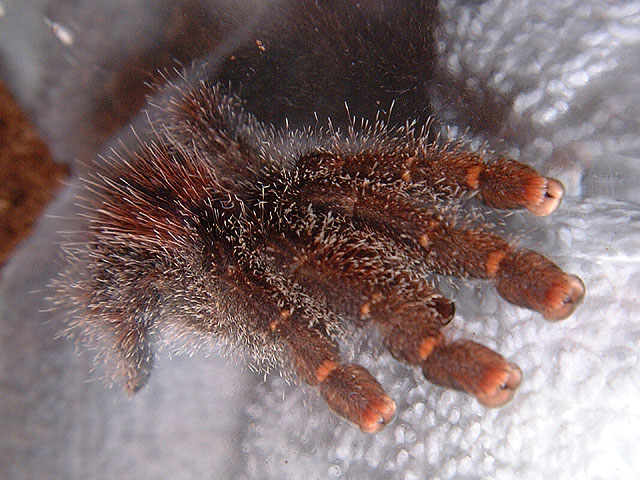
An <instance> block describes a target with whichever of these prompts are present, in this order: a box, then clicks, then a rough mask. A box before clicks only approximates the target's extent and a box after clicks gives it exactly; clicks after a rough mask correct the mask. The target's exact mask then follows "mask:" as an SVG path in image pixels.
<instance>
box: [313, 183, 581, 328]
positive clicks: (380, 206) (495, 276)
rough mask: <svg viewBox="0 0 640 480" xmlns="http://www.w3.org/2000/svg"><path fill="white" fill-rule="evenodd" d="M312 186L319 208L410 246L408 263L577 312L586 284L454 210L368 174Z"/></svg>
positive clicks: (551, 311) (512, 298)
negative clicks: (461, 220) (355, 180)
mask: <svg viewBox="0 0 640 480" xmlns="http://www.w3.org/2000/svg"><path fill="white" fill-rule="evenodd" d="M347 192H348V194H347V195H345V192H344V187H343V186H339V185H338V186H336V185H331V184H324V183H319V184H318V185H309V184H308V185H307V186H306V191H305V201H312V202H313V203H314V208H316V209H317V210H319V211H327V212H329V211H330V212H338V213H340V214H342V215H344V216H345V217H350V218H351V219H352V221H353V223H354V224H355V225H356V226H358V228H372V229H374V230H376V231H377V232H378V233H379V234H380V235H382V236H384V237H387V238H388V239H389V241H390V243H392V244H396V245H402V246H404V247H405V250H404V253H405V255H406V257H407V260H406V262H407V263H410V262H412V261H413V263H414V264H415V263H416V261H415V260H412V259H411V258H410V257H412V256H414V255H418V256H420V261H421V262H423V264H424V265H426V267H427V270H429V271H432V272H436V273H439V274H443V275H453V276H461V277H474V278H483V279H491V280H492V281H493V282H494V284H495V286H496V288H497V290H498V292H499V293H500V295H502V297H503V298H505V299H506V300H508V301H509V302H511V303H514V304H516V305H518V306H521V307H526V308H530V309H532V310H536V311H538V312H540V313H542V315H543V316H544V317H545V318H546V319H548V320H560V319H563V318H566V317H568V316H569V315H571V313H572V312H573V310H574V309H575V307H576V306H577V305H578V304H579V303H580V302H581V301H582V299H583V297H584V294H585V287H584V284H583V283H582V281H581V280H580V279H579V278H578V277H577V276H575V275H569V274H567V273H565V272H563V271H562V270H561V269H560V268H559V267H557V266H556V265H555V264H554V263H553V262H552V261H551V260H549V259H547V258H546V257H544V256H543V255H540V254H538V253H536V252H533V251H530V250H520V249H517V248H516V247H514V246H513V245H511V244H510V243H509V242H507V241H506V240H504V239H503V238H502V237H500V236H499V235H496V234H494V233H492V232H490V231H488V230H486V229H482V228H478V227H473V226H470V225H465V224H463V225H462V226H458V225H457V223H458V222H457V220H456V218H455V216H454V215H449V214H448V213H447V212H446V211H442V209H441V208H438V207H437V206H436V207H433V208H430V207H429V205H428V204H427V205H426V206H425V205H423V204H420V203H418V202H417V201H416V200H414V199H413V198H410V197H408V196H405V195H401V194H398V192H397V191H396V190H394V189H392V188H388V187H386V186H385V185H380V184H378V185H376V184H372V183H371V182H370V181H369V180H368V179H366V178H365V179H364V180H362V182H361V184H357V185H356V186H352V189H351V191H347Z"/></svg>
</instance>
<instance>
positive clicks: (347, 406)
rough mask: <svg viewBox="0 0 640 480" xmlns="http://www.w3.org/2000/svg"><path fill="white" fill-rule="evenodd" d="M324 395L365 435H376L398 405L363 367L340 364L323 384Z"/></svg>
mask: <svg viewBox="0 0 640 480" xmlns="http://www.w3.org/2000/svg"><path fill="white" fill-rule="evenodd" d="M321 392H322V396H323V397H324V399H325V400H326V402H327V404H328V405H329V407H331V409H332V410H333V411H335V412H336V413H337V414H338V415H340V416H342V417H344V418H346V419H348V420H349V421H351V422H353V423H354V424H356V425H357V426H358V427H360V429H361V430H362V431H363V432H367V433H375V432H377V431H379V430H381V429H382V428H383V427H384V426H385V425H386V424H388V423H389V422H390V421H391V420H392V419H393V417H394V416H395V413H396V403H395V402H394V401H393V399H392V398H391V397H389V396H388V395H387V394H386V393H385V392H384V390H383V389H382V387H381V386H380V384H379V383H378V382H377V381H376V380H375V378H373V376H372V375H371V374H370V373H369V372H368V371H367V370H365V369H364V368H363V367H361V366H359V365H340V366H338V367H337V368H335V369H334V370H332V371H331V373H330V374H329V375H328V376H327V378H326V380H325V381H324V382H323V383H322V385H321Z"/></svg>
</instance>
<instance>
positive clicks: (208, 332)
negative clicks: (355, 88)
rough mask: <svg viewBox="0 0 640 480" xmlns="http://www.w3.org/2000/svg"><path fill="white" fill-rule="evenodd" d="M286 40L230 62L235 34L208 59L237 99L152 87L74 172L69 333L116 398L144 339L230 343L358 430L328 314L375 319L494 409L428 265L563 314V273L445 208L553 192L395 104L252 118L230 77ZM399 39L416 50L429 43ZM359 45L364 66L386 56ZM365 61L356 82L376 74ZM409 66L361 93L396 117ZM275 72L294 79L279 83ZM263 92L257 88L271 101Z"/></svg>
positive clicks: (484, 370) (552, 204)
mask: <svg viewBox="0 0 640 480" xmlns="http://www.w3.org/2000/svg"><path fill="white" fill-rule="evenodd" d="M390 4H392V5H394V8H395V9H392V10H393V12H394V13H397V12H398V11H399V12H404V13H406V12H407V11H408V10H407V9H406V8H405V9H400V10H398V9H399V8H400V7H398V5H403V2H390ZM307 6H308V7H309V8H310V9H319V10H318V13H319V15H318V17H317V20H313V21H316V22H317V24H318V25H320V26H322V25H325V24H326V25H329V27H326V28H325V30H324V32H325V33H326V29H327V28H328V29H329V30H335V29H337V28H338V27H340V26H344V25H347V26H352V23H353V20H352V18H355V17H351V16H349V15H347V17H346V18H347V20H346V21H344V22H340V21H338V20H337V18H338V17H337V16H336V10H335V9H334V8H330V7H327V6H326V5H324V4H316V3H313V2H311V3H309V5H307ZM381 8H382V7H381ZM421 8H425V9H427V5H426V3H425V4H424V5H422V4H421ZM429 8H430V7H429ZM427 10H428V9H427ZM427 10H425V11H427ZM428 11H430V10H428ZM373 15H374V17H375V18H377V17H376V15H378V13H376V12H374V14H373ZM305 18H306V20H305V21H304V22H301V25H302V27H296V28H293V27H292V28H290V29H288V30H286V31H287V32H290V31H291V30H293V31H294V33H296V32H298V30H299V29H300V28H303V27H304V28H303V29H308V28H309V22H311V21H312V19H310V18H309V17H305ZM393 18H396V19H397V18H400V20H398V21H400V22H413V20H408V19H409V18H413V17H408V16H406V15H405V16H404V17H403V16H399V17H398V16H396V17H393ZM363 25H364V26H363ZM372 25H373V26H375V25H377V24H376V23H375V22H373V21H370V22H368V23H367V22H365V23H364V24H362V25H360V24H357V28H355V27H354V28H355V30H356V33H355V34H354V35H353V36H351V37H348V38H351V41H352V43H351V44H348V45H347V47H348V48H347V50H348V51H349V50H354V49H355V50H357V49H358V48H359V47H362V46H363V45H365V44H363V41H365V40H366V39H367V32H371V30H372V29H373V28H374V27H373V26H372ZM421 25H422V24H421ZM394 29H397V25H395V26H394ZM425 32H430V30H427V29H426V27H423V28H422V29H418V32H417V33H416V35H417V36H418V37H419V38H423V36H424V33H425ZM296 34H297V33H296ZM291 36H295V35H289V34H286V33H285V34H283V35H282V38H280V37H278V38H279V40H278V38H276V39H275V40H273V41H270V40H268V39H269V38H270V37H269V36H268V35H267V36H266V37H265V39H266V40H265V41H264V43H263V42H262V41H261V42H260V43H256V44H255V45H254V47H252V48H255V51H253V53H252V54H249V53H247V55H248V56H249V57H250V58H243V55H245V53H246V52H247V48H250V47H240V48H239V49H238V50H237V52H236V53H234V54H233V55H231V56H230V57H229V60H228V61H225V62H222V63H221V65H220V67H219V70H218V73H217V77H216V78H218V79H221V80H223V81H225V83H223V85H227V84H228V85H231V86H232V88H233V86H234V85H240V84H241V87H237V88H236V90H238V91H239V92H240V93H241V94H242V93H243V91H244V92H245V93H247V98H248V99H249V100H248V101H247V103H246V105H245V104H243V103H242V102H241V101H240V100H239V99H238V98H237V97H235V96H233V95H231V94H227V93H224V92H223V91H222V90H221V88H220V87H219V86H217V84H216V82H215V81H214V82H211V81H208V80H206V79H202V78H200V79H186V78H181V79H178V80H176V81H173V82H169V83H168V86H167V87H166V88H165V89H164V90H163V91H162V92H161V94H160V95H158V97H157V99H156V100H154V105H155V106H154V107H152V108H151V109H150V115H149V116H150V118H151V128H150V129H149V136H148V139H147V140H146V141H140V144H139V145H138V146H137V147H136V148H135V149H132V150H131V151H127V152H124V153H121V154H120V156H118V157H114V158H112V159H111V160H108V161H106V162H105V163H104V164H103V165H102V166H101V167H100V168H98V170H97V171H96V172H95V173H94V174H92V175H91V176H90V177H89V178H88V180H87V188H88V189H89V190H90V191H91V195H90V198H89V200H88V201H87V202H86V205H85V206H86V208H87V212H88V213H87V217H88V229H87V236H86V237H85V242H84V243H83V244H82V245H80V246H79V247H77V248H74V249H71V250H72V258H73V259H74V261H73V262H72V266H71V267H70V268H69V270H68V272H67V274H66V277H65V278H64V279H63V280H62V281H61V282H60V283H59V286H58V289H59V291H60V294H61V298H63V299H64V300H62V301H66V302H68V303H70V304H71V305H73V307H74V308H75V309H76V314H75V316H74V318H73V320H72V321H71V326H72V327H73V328H72V330H73V331H79V332H87V333H88V335H89V337H91V338H94V339H96V340H99V341H100V342H101V343H102V344H103V345H106V349H105V355H106V357H107V359H108V360H109V361H110V363H112V364H113V365H114V367H115V372H116V377H117V378H118V379H120V380H121V381H122V383H123V384H124V387H125V390H126V391H127V392H128V393H130V394H133V393H135V392H136V391H137V390H138V389H139V388H141V387H142V386H143V385H144V383H145V382H146V380H147V378H148V375H149V373H150V370H151V366H152V359H153V345H154V343H155V342H156V341H157V340H159V339H169V340H175V339H181V338H182V339H184V342H185V343H187V344H188V345H198V344H199V343H214V342H219V343H222V344H227V345H229V346H230V347H232V348H234V347H242V348H244V349H245V350H247V351H248V354H249V356H250V357H251V358H252V359H254V360H255V361H256V362H257V363H258V364H262V365H264V366H266V367H269V366H271V365H285V366H289V367H290V368H291V369H292V370H293V371H294V372H295V373H296V375H297V376H298V377H299V378H300V379H301V380H302V381H304V382H306V383H308V384H311V385H315V386H318V388H319V390H320V392H321V394H322V395H323V397H324V398H325V400H326V401H327V403H328V404H329V406H330V407H331V408H332V409H333V410H335V411H336V412H338V413H339V414H340V415H342V416H343V417H345V418H347V419H349V420H350V421H352V422H353V423H355V424H356V425H358V426H359V427H360V428H361V429H362V430H364V431H367V432H375V431H377V430H379V429H380V428H381V427H382V426H383V425H385V424H386V423H388V422H389V421H390V420H391V418H392V417H393V415H394V412H395V403H394V402H393V400H392V399H391V398H390V397H389V396H388V395H387V394H386V393H385V392H384V390H383V388H382V386H380V384H379V383H378V382H377V381H376V380H375V379H374V377H373V376H372V375H371V374H370V373H369V372H368V371H366V370H365V369H364V368H362V367H361V366H359V365H354V364H345V363H343V362H342V361H341V359H340V354H339V351H338V347H337V342H336V340H337V339H338V338H340V337H341V334H342V332H343V331H344V329H345V326H348V325H355V326H362V325H365V324H373V325H375V326H376V328H377V329H378V330H379V332H380V334H381V338H382V341H383V342H384V343H385V345H386V346H387V348H388V349H389V351H390V352H391V353H392V355H393V356H394V357H396V358H397V359H399V360H401V361H404V362H407V363H409V364H412V365H416V366H418V367H420V368H421V369H422V371H423V373H424V375H425V377H426V378H427V379H428V380H430V381H432V382H434V383H437V384H440V385H444V386H447V387H451V388H455V389H459V390H463V391H466V392H469V393H471V394H472V395H475V396H476V397H477V398H478V400H479V401H480V402H481V403H483V404H485V405H487V406H498V405H502V404H503V403H505V402H506V401H508V400H509V399H510V398H511V397H512V395H513V393H514V391H515V389H516V388H517V386H518V384H519V382H520V378H521V373H520V370H519V369H518V367H517V366H515V365H513V364H511V363H509V362H507V361H506V360H505V359H503V358H502V357H501V356H500V355H498V354H497V353H495V352H493V351H491V350H489V349H488V348H486V347H483V346H481V345H479V344H477V343H475V342H471V341H458V342H450V341H448V340H446V338H445V336H444V334H443V333H442V331H441V329H442V327H443V326H445V325H446V324H447V323H448V322H449V321H450V320H451V318H452V317H453V315H454V311H455V308H454V305H453V303H452V302H451V301H450V300H448V299H447V298H445V297H444V296H443V295H441V294H440V293H439V292H438V291H437V290H436V288H435V287H434V286H433V285H432V284H431V283H430V282H429V278H430V275H432V274H442V275H454V276H463V277H476V278H484V279H488V280H490V281H492V282H493V283H494V284H495V286H496V289H497V290H498V292H499V293H500V294H501V295H502V296H503V297H504V298H505V299H507V300H508V301H510V302H512V303H515V304H517V305H520V306H523V307H526V308H531V309H534V310H537V311H539V312H541V313H542V314H543V315H544V316H545V317H546V318H548V319H552V320H555V319H560V318H564V317H566V316H567V315H569V314H571V312H572V311H573V309H574V308H575V306H576V305H577V304H578V303H579V302H580V300H581V299H582V297H583V295H584V286H583V285H582V282H581V281H580V280H579V279H578V278H577V277H575V276H572V275H568V274H566V273H564V272H563V271H562V270H560V269H559V268H558V267H557V266H556V265H555V264H553V263H552V262H551V261H550V260H548V259H546V258H545V257H543V256H542V255H539V254H537V253H534V252H531V251H521V250H519V249H517V248H516V247H515V246H513V245H511V244H509V242H507V241H506V240H504V239H502V238H500V237H499V236H498V235H496V234H495V233H493V232H491V231H489V230H486V229H484V228H482V227H477V226H475V225H473V224H472V223H471V222H470V221H468V220H465V218H464V216H460V215H458V213H457V211H458V209H459V206H460V205H461V204H462V203H463V200H464V199H465V198H466V197H468V196H469V195H471V194H477V195H478V196H479V197H480V198H481V199H482V200H483V201H484V203H486V204H487V205H489V206H491V207H494V208H499V209H513V208H527V209H528V210H529V211H531V212H532V213H533V214H535V215H546V214H549V213H551V212H552V211H553V210H554V209H555V208H556V207H557V206H558V205H559V203H560V199H561V197H562V193H563V189H562V186H561V185H560V184H559V183H558V182H557V181H555V180H553V179H548V178H545V177H543V176H541V175H539V174H538V173H537V172H536V171H535V170H533V169H532V168H531V167H528V166H526V165H523V164H521V163H519V162H516V161H514V160H508V159H500V158H497V159H492V158H485V157H484V156H483V155H482V154H479V153H474V152H471V151H469V150H468V148H467V147H466V146H465V145H464V144H458V143H448V144H447V143H445V144H439V143H438V142H435V141H433V139H431V138H429V135H428V130H426V129H420V128H417V127H413V126H412V125H413V124H412V123H410V122H409V119H410V118H411V117H405V121H404V124H401V123H400V122H399V121H394V120H393V119H394V118H396V117H392V115H391V114H389V117H388V118H389V122H390V125H385V124H383V123H381V122H377V121H375V119H372V120H371V123H367V122H366V121H363V122H362V124H361V125H360V126H356V125H355V124H352V125H349V126H348V127H347V128H345V129H343V130H340V129H335V128H326V129H322V128H319V127H317V126H314V125H313V124H309V123H307V122H309V121H310V120H309V118H308V115H309V113H308V112H303V111H302V110H298V106H299V105H301V104H303V103H304V102H306V101H307V100H300V101H297V100H295V98H296V96H295V94H294V95H293V96H292V98H293V100H292V102H293V107H292V109H291V111H292V112H293V118H296V119H297V120H296V123H295V124H296V125H301V126H303V127H304V126H305V125H306V128H302V129H288V128H286V127H284V126H282V123H283V115H284V114H283V113H282V109H278V108H276V109H275V113H274V112H270V110H269V109H268V108H266V107H265V106H268V103H269V102H264V101H263V102H258V100H257V98H259V97H260V91H261V90H260V89H261V88H263V87H264V85H262V84H261V83H260V82H258V81H254V80H252V81H251V82H249V86H248V87H246V88H245V87H244V85H247V83H246V72H247V71H252V72H254V71H259V70H260V69H261V68H266V67H264V66H262V63H261V62H262V60H260V59H261V58H262V57H261V56H262V54H263V49H264V48H267V49H269V48H271V47H274V50H275V51H278V48H277V45H278V42H281V43H282V44H283V45H287V44H288V42H291ZM407 42H408V43H406V45H413V46H414V48H422V47H424V51H425V52H426V51H430V48H431V47H430V40H429V39H427V41H426V43H425V42H422V43H419V44H418V43H416V41H415V40H414V39H411V38H410V39H409V40H407ZM311 43H313V42H311ZM391 43H392V45H395V44H394V43H393V42H391ZM305 45H306V43H305ZM403 45H404V46H406V45H405V44H403ZM415 45H418V46H420V45H421V46H422V47H415ZM358 46H359V47H358ZM374 46H375V45H374ZM404 46H403V48H404ZM258 47H262V48H258ZM380 48H382V47H380ZM289 49H290V45H289ZM391 50H393V48H391ZM303 51H304V49H303ZM321 51H322V50H321ZM376 51H377V50H376ZM391 55H394V53H393V51H392V52H391ZM254 57H255V58H254ZM365 57H366V55H365ZM231 58H233V59H231ZM372 58H374V59H376V62H374V63H375V65H374V67H375V68H378V66H379V65H381V64H383V65H384V62H381V59H383V60H384V59H385V58H386V57H385V56H384V55H381V54H380V53H379V52H377V53H375V55H374V56H372ZM365 60H367V61H366V62H364V63H365V64H366V65H368V66H365V67H358V69H357V75H356V76H357V77H358V78H361V77H362V78H364V77H366V76H367V75H370V72H371V71H372V70H374V69H375V68H374V67H372V66H371V63H372V61H371V59H365ZM246 65H254V66H255V68H254V69H249V70H247V68H245V67H246ZM256 65H257V66H256ZM429 68H430V67H429ZM332 72H333V73H335V74H336V75H337V77H336V78H338V77H340V75H341V73H340V72H338V71H335V70H332ZM336 72H337V73H336ZM363 72H365V73H363ZM413 73H414V74H415V72H413ZM322 78H325V79H326V78H329V79H333V78H334V77H333V76H331V75H328V76H327V77H322ZM407 78H408V77H406V76H405V77H402V81H406V79H407ZM411 78H412V80H410V81H411V82H414V83H416V85H415V86H414V87H412V88H409V89H407V88H404V89H401V90H402V92H404V93H397V92H399V91H400V90H397V91H396V90H395V88H387V89H381V90H379V91H381V92H382V91H383V92H385V95H388V98H387V100H389V99H390V100H391V101H393V100H395V99H396V98H397V99H399V100H398V103H399V105H400V106H399V107H398V108H399V110H400V113H399V114H400V115H401V118H402V116H406V115H409V113H407V112H408V109H413V110H412V111H413V114H416V116H417V117H419V116H420V115H421V114H422V112H423V109H428V107H427V106H425V104H424V103H421V104H418V105H417V106H416V105H413V104H412V102H410V101H409V100H408V98H409V97H406V92H407V91H408V92H413V93H414V95H413V96H412V97H411V98H414V99H415V98H421V96H423V95H424V90H423V87H421V86H420V85H419V84H420V82H421V80H420V78H419V76H415V75H414V77H411ZM242 79H244V80H242ZM318 81H320V80H318V79H317V78H316V79H314V81H313V82H312V83H313V84H314V85H316V84H317V83H318ZM333 81H334V80H331V82H333ZM238 82H239V83H238ZM304 82H305V83H308V79H305V80H304ZM265 85H267V87H268V86H269V81H266V82H265ZM291 85H294V86H295V85H297V83H296V82H293V83H292V84H289V87H287V88H285V87H283V86H279V87H278V88H280V89H281V90H282V91H290V90H291V89H292V88H293V87H291ZM278 88H276V87H273V88H271V87H269V88H267V90H266V92H269V94H270V95H272V96H273V98H278V99H280V100H282V99H283V98H288V97H287V95H288V94H284V93H283V94H282V95H279V94H277V92H278V91H279V90H278ZM293 90H294V91H295V89H293ZM305 92H306V93H305V94H304V97H305V98H307V97H308V96H309V94H308V91H307V90H305ZM375 92H378V90H375ZM394 92H395V93H394ZM416 92H418V93H417V94H416ZM374 96H375V95H374ZM329 98H332V99H333V100H332V101H331V102H329V104H328V106H324V107H322V106H321V107H320V108H319V110H320V111H321V113H323V112H324V113H328V114H330V113H331V111H332V109H333V108H336V106H335V104H336V102H337V101H338V100H342V102H344V101H348V100H349V98H348V94H347V93H345V92H344V91H340V90H339V91H338V93H336V94H335V95H330V96H329ZM369 99H371V98H370V96H369ZM280 100H274V102H277V101H280ZM258 104H260V105H263V107H265V108H264V109H263V110H261V109H260V108H259V106H258ZM375 104H376V103H375V102H373V103H372V105H375ZM252 107H253V108H252ZM245 108H249V109H250V111H251V112H253V110H254V109H255V111H256V112H258V115H259V118H260V119H261V120H263V121H268V122H269V123H263V122H261V121H259V120H258V119H257V118H256V117H255V116H254V115H253V114H252V113H249V112H246V111H245ZM376 108H379V104H378V107H376ZM373 115H374V114H373V113H372V112H366V111H365V114H364V116H365V117H369V118H371V117H372V116H373ZM394 115H398V113H397V112H396V113H394ZM286 118H288V117H286ZM414 118H415V117H414ZM394 124H398V125H400V126H394Z"/></svg>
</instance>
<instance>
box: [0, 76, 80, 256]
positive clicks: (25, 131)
mask: <svg viewBox="0 0 640 480" xmlns="http://www.w3.org/2000/svg"><path fill="white" fill-rule="evenodd" d="M67 172H68V169H67V168H66V167H65V166H63V165H60V164H57V163H55V162H54V161H53V160H52V158H51V154H50V153H49V150H48V148H47V146H46V145H45V144H44V142H42V140H40V138H39V137H38V135H37V133H36V132H35V130H34V128H33V127H32V126H31V124H30V123H29V121H28V120H27V117H26V115H25V114H24V112H23V111H22V110H21V109H20V107H18V105H17V104H16V103H15V101H14V100H13V98H12V97H11V94H10V93H9V91H8V90H7V88H6V87H5V85H4V84H2V83H1V82H0V266H2V265H3V264H4V262H5V260H6V259H7V257H8V256H9V254H10V253H11V251H12V250H13V248H14V247H15V246H16V245H17V244H18V242H20V240H22V239H23V238H24V237H26V236H27V235H28V234H29V232H30V231H31V228H32V227H33V224H34V222H35V220H36V219H37V218H38V215H39V214H40V212H41V210H42V209H43V208H44V206H45V205H46V203H47V202H48V201H49V200H50V199H51V197H52V196H53V194H54V193H55V191H56V189H57V188H59V187H60V185H61V180H62V179H63V178H64V177H65V176H66V175H67Z"/></svg>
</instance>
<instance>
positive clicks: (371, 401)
mask: <svg viewBox="0 0 640 480" xmlns="http://www.w3.org/2000/svg"><path fill="white" fill-rule="evenodd" d="M308 323H309V322H308V321H304V319H303V318H301V317H299V316H297V315H296V314H295V313H294V314H291V312H290V311H289V310H287V309H285V310H282V312H281V314H280V318H279V319H277V320H274V321H272V322H271V323H270V329H271V331H272V332H273V333H274V334H275V335H277V337H278V338H279V339H280V340H281V341H283V342H284V343H285V344H286V345H287V347H288V350H289V353H290V356H291V357H292V359H293V364H294V367H295V371H296V373H297V375H298V376H299V377H300V378H301V379H302V380H304V381H305V382H307V383H308V384H309V385H314V386H319V388H320V392H321V394H322V396H323V398H324V399H325V401H326V402H327V404H328V405H329V407H330V408H331V409H332V410H334V411H335V412H336V413H337V414H338V415H340V416H342V417H344V418H346V419H348V420H349V421H351V422H353V423H354V424H356V425H357V426H358V427H360V429H362V430H363V431H364V432H367V433H375V432H377V431H378V430H380V429H381V428H382V427H384V426H385V425H386V424H387V423H389V422H390V421H391V420H392V419H393V417H394V415H395V411H396V404H395V402H394V401H393V399H392V398H391V397H389V396H388V395H387V394H386V393H385V392H384V390H383V388H382V387H381V386H380V384H379V383H378V382H377V381H376V380H375V378H373V376H372V375H371V374H370V373H369V372H368V371H367V370H366V369H364V368H363V367H361V366H360V365H355V364H342V363H341V362H340V358H339V353H338V347H337V346H336V345H335V343H334V342H332V341H331V340H330V339H329V338H328V337H327V336H326V335H325V334H323V333H322V332H321V331H320V330H319V329H317V328H313V327H309V325H308Z"/></svg>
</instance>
